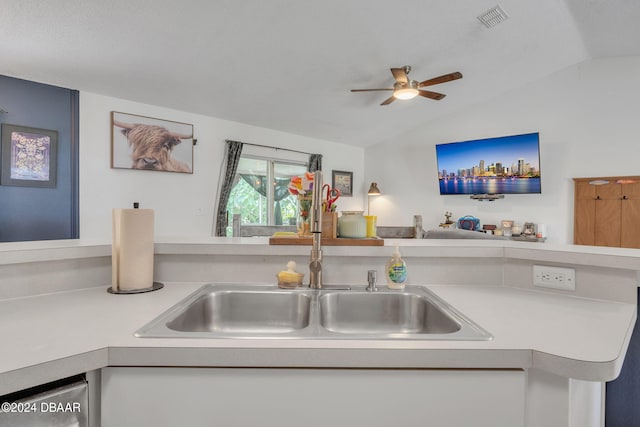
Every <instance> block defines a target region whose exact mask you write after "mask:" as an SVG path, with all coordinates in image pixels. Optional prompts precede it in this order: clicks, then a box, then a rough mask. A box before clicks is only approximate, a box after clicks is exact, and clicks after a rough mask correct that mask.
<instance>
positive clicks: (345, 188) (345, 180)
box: [331, 170, 353, 197]
mask: <svg viewBox="0 0 640 427" xmlns="http://www.w3.org/2000/svg"><path fill="white" fill-rule="evenodd" d="M331 185H332V186H333V188H337V189H338V190H340V196H342V197H345V196H348V197H351V196H353V172H346V171H336V170H332V171H331Z"/></svg>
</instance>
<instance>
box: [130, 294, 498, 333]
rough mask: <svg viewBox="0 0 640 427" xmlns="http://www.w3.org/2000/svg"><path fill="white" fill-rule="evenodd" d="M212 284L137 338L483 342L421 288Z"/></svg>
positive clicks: (469, 324) (471, 327)
mask: <svg viewBox="0 0 640 427" xmlns="http://www.w3.org/2000/svg"><path fill="white" fill-rule="evenodd" d="M352 288H353V290H335V289H321V290H312V289H307V288H297V289H287V290H283V289H278V288H277V287H276V286H275V285H238V284H210V285H205V286H203V287H202V288H200V289H198V290H197V291H196V292H194V293H193V294H191V295H189V296H188V297H187V298H185V299H184V300H182V301H180V302H179V303H177V304H176V305H174V306H173V307H171V308H170V309H169V310H167V311H166V312H164V313H162V314H161V315H160V316H158V317H156V318H155V319H153V320H152V321H151V322H149V323H148V324H146V325H145V326H143V327H142V328H140V329H139V330H138V331H136V333H135V335H136V336H137V337H141V338H233V339H249V338H254V339H256V338H259V339H269V338H271V339H337V340H345V339H351V340H359V339H363V340H387V339H393V340H398V339H406V340H488V339H491V335H490V334H489V333H488V332H486V331H485V330H483V329H482V328H481V327H479V326H478V325H476V324H475V323H473V322H472V321H471V320H470V319H468V318H466V317H465V316H464V315H462V313H459V312H458V311H457V310H455V309H454V308H453V307H451V306H450V305H448V304H447V303H446V302H444V301H442V300H441V299H440V298H438V297H437V296H436V295H435V294H433V293H432V292H431V291H429V290H428V289H427V288H426V287H424V286H416V285H410V286H407V287H406V289H405V290H404V291H394V290H388V289H381V290H380V291H379V292H375V293H371V292H366V291H365V290H364V286H362V287H360V286H354V287H352Z"/></svg>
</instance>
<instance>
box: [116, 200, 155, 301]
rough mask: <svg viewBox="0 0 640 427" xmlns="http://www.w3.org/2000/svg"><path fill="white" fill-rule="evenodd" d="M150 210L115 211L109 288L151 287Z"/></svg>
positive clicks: (151, 244)
mask: <svg viewBox="0 0 640 427" xmlns="http://www.w3.org/2000/svg"><path fill="white" fill-rule="evenodd" d="M153 218H154V214H153V209H114V210H113V243H112V250H111V288H112V289H113V291H114V292H119V291H135V290H140V289H149V288H151V287H153V227H154V225H153V223H154V221H153Z"/></svg>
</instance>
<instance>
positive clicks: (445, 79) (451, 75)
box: [418, 71, 462, 87]
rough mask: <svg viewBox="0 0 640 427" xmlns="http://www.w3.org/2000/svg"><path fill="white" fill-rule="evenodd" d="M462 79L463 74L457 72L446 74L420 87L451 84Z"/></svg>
mask: <svg viewBox="0 0 640 427" xmlns="http://www.w3.org/2000/svg"><path fill="white" fill-rule="evenodd" d="M461 78H462V73H460V72H458V71H456V72H455V73H449V74H445V75H444V76H440V77H434V78H432V79H429V80H425V81H423V82H421V83H419V84H418V87H425V86H432V85H438V84H440V83H446V82H450V81H451V80H458V79H461Z"/></svg>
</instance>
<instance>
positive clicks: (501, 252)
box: [0, 236, 640, 271]
mask: <svg viewBox="0 0 640 427" xmlns="http://www.w3.org/2000/svg"><path fill="white" fill-rule="evenodd" d="M396 245H397V246H400V247H401V250H402V254H403V256H404V257H429V256H437V257H452V258H460V257H477V258H489V257H499V258H508V259H527V260H536V261H540V262H565V263H571V264H576V265H589V266H595V267H614V268H626V269H631V270H639V271H640V250H638V249H627V248H608V247H596V246H581V245H554V244H547V243H531V242H517V241H509V240H465V239H462V240H461V239H444V240H440V239H385V241H384V246H324V247H323V251H324V255H325V256H351V257H366V256H381V257H388V256H389V247H390V246H396ZM307 252H308V251H307V250H306V249H305V248H304V246H289V245H283V246H279V245H269V238H268V237H237V238H227V237H188V236H187V237H184V236H183V237H157V238H156V240H155V253H156V254H157V255H180V254H185V255H197V254H201V255H283V256H290V255H300V254H301V253H305V254H306V253H307ZM106 256H111V242H102V241H100V242H94V241H85V240H50V241H35V242H14V243H0V265H3V264H19V263H27V262H42V261H57V260H64V259H81V258H95V257H106Z"/></svg>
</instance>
